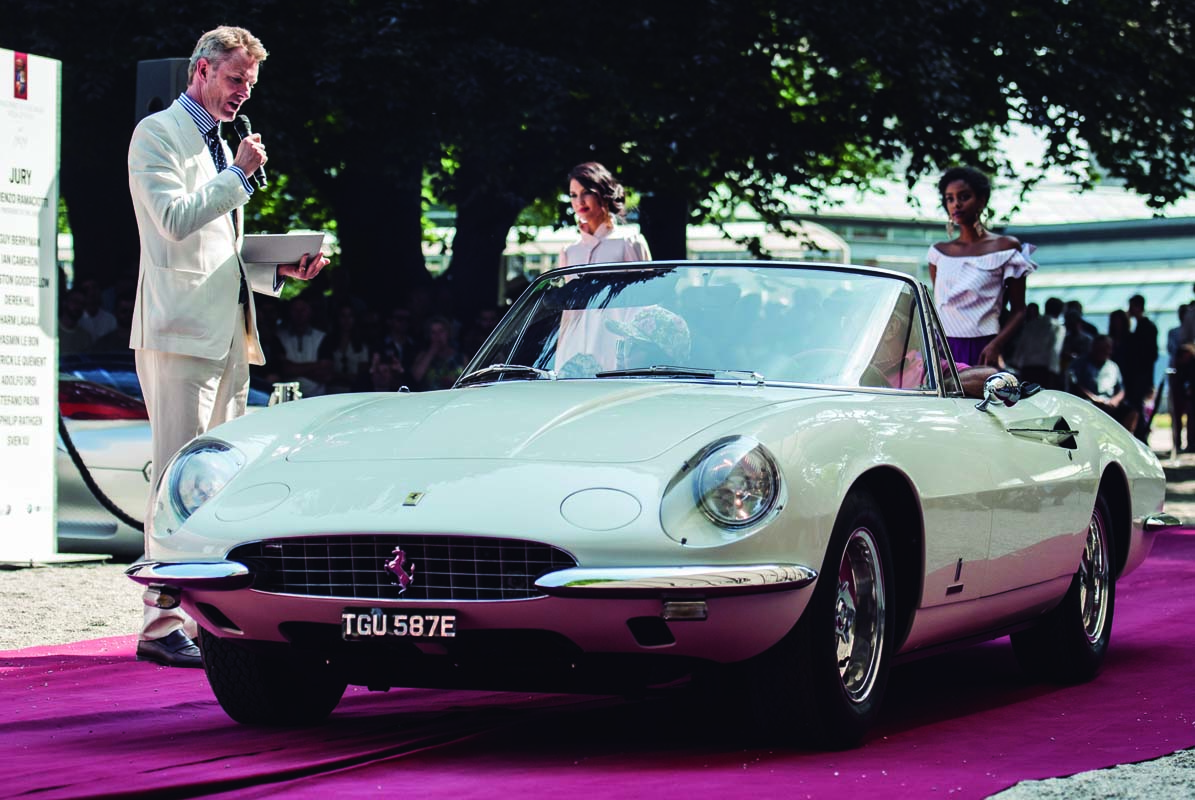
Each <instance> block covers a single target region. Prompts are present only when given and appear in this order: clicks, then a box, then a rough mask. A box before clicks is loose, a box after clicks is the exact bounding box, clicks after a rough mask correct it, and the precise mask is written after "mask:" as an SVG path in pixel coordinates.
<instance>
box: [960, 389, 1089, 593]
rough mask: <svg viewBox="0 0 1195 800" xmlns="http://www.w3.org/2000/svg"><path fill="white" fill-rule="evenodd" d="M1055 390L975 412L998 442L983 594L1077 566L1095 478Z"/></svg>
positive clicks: (992, 454)
mask: <svg viewBox="0 0 1195 800" xmlns="http://www.w3.org/2000/svg"><path fill="white" fill-rule="evenodd" d="M1063 397H1064V396H1063V395H1061V394H1060V393H1057V392H1046V391H1043V392H1040V393H1038V394H1035V395H1033V396H1032V397H1028V398H1024V399H1022V400H1020V401H1019V402H1017V403H1016V404H1015V405H1014V406H1012V407H1006V406H1003V405H1001V404H996V403H994V404H992V405H990V406H988V408H987V410H985V411H980V412H978V413H980V414H982V415H983V416H984V417H986V419H984V420H982V421H980V420H977V425H978V424H983V425H985V426H987V427H991V428H994V429H997V430H998V431H1000V434H1001V435H1000V437H999V438H1001V439H1002V441H1000V442H998V443H995V444H994V445H993V447H992V449H991V450H990V451H989V452H988V453H987V454H986V456H985V460H986V461H987V465H988V469H989V470H990V471H991V477H992V485H993V493H992V496H991V502H992V536H991V544H990V547H989V553H988V569H987V576H986V582H987V585H986V587H985V589H984V594H985V595H996V594H1000V593H1002V592H1007V591H1010V590H1013V589H1016V588H1020V587H1024V586H1031V585H1033V584H1036V583H1041V582H1044V581H1048V580H1052V579H1054V578H1057V577H1060V576H1064V575H1068V574H1071V573H1073V572H1074V571H1075V569H1077V567H1078V564H1079V555H1080V552H1081V550H1082V547H1083V541H1084V535H1085V534H1086V530H1087V525H1088V522H1089V520H1090V519H1091V506H1092V499H1093V497H1094V489H1095V486H1096V485H1097V482H1098V478H1099V476H1098V475H1096V474H1095V470H1094V468H1093V467H1092V466H1091V464H1090V463H1089V462H1088V460H1087V459H1085V458H1083V457H1081V456H1080V454H1079V452H1078V450H1077V443H1078V440H1077V437H1079V436H1081V435H1082V434H1081V432H1078V431H1075V430H1073V427H1072V426H1073V425H1074V421H1073V420H1070V419H1067V417H1066V415H1065V413H1063V409H1062V404H1061V403H1060V399H1061V398H1063Z"/></svg>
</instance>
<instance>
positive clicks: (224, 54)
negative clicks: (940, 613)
mask: <svg viewBox="0 0 1195 800" xmlns="http://www.w3.org/2000/svg"><path fill="white" fill-rule="evenodd" d="M241 47H243V48H245V52H246V53H248V54H249V57H250V58H252V59H253V60H254V61H256V62H257V63H259V64H260V63H261V62H262V61H265V60H266V57H267V56H268V55H269V53H267V52H266V48H265V47H264V46H262V43H261V40H260V39H258V38H257V37H256V36H254V35H253V34H251V33H249V31H247V30H245V29H244V28H234V27H231V26H229V25H221V26H220V27H219V28H213V29H212V30H210V31H208V32H207V33H205V34H203V36H200V37H199V41H198V42H196V43H195V52H193V53H191V63H190V64H189V65H188V67H187V83H190V82H191V81H192V80H194V79H195V69H196V65H198V64H199V59H201V58H206V59H207V60H208V61H209V62H211V65H212V67H213V68H215V67H219V66H220V64H221V62H223V61H224V59H226V58H228V54H229V53H231V52H232V51H233V50H237V49H239V48H241Z"/></svg>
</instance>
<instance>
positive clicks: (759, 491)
mask: <svg viewBox="0 0 1195 800" xmlns="http://www.w3.org/2000/svg"><path fill="white" fill-rule="evenodd" d="M696 488H697V501H698V503H699V504H700V506H701V510H702V511H703V512H705V515H706V516H707V517H709V519H710V521H711V522H713V523H714V524H715V525H721V526H722V527H724V528H743V527H746V526H748V525H752V524H754V523H756V522H758V521H759V520H760V519H762V518H763V516H764V515H765V514H767V513H768V512H769V511H771V510H772V506H774V505H775V504H776V497H777V494H778V493H779V488H780V476H779V473H778V471H777V470H776V462H775V461H773V460H772V457H771V456H770V455H769V454H768V451H767V450H765V449H764V447H763V445H761V444H759V443H758V442H756V441H754V440H752V439H733V440H731V441H728V442H725V443H723V444H720V445H716V446H715V447H713V448H712V449H711V450H710V451H709V452H708V453H706V455H705V457H704V458H702V460H701V465H700V466H699V467H698V471H697V485H696Z"/></svg>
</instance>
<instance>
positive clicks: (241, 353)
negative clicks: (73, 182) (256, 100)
mask: <svg viewBox="0 0 1195 800" xmlns="http://www.w3.org/2000/svg"><path fill="white" fill-rule="evenodd" d="M266 55H267V53H266V50H265V48H264V47H262V44H261V42H260V41H259V40H258V39H257V38H256V37H254V36H253V35H252V34H251V33H249V31H247V30H245V29H243V28H233V27H226V26H222V27H219V28H216V29H214V30H211V31H208V32H207V33H205V34H203V36H201V37H200V38H199V41H198V42H197V43H196V45H195V51H194V52H193V53H192V54H191V62H190V67H189V73H188V86H187V90H186V92H184V93H183V94H182V95H180V96H179V98H178V99H177V100H175V101H174V103H173V104H172V105H171V106H170V107H169V108H167V109H165V110H163V111H159V112H158V113H156V114H152V115H150V116H148V117H146V118H145V119H143V120H142V121H141V122H140V123H139V124H138V125H137V128H136V130H134V131H133V138H132V142H131V143H130V144H129V190H130V192H131V193H132V197H133V208H134V210H135V212H136V215H137V227H138V230H139V231H140V237H141V269H140V275H139V277H138V280H137V300H136V307H135V309H134V311H133V325H132V334H131V337H130V341H129V345H130V347H132V348H133V349H134V350H135V351H136V361H137V375H138V377H139V378H140V381H141V388H142V391H143V393H144V395H145V402H146V406H147V407H148V409H149V422H150V428H151V431H152V438H153V472H154V475H153V485H154V487H155V490H156V486H157V482H158V480H159V479H160V478H161V476H162V470H164V469H165V467H166V465H167V464H168V462H169V461H170V458H171V457H172V456H173V455H174V453H175V452H176V451H177V450H178V449H179V448H181V447H182V446H183V445H184V444H186V443H187V442H188V441H190V440H191V439H192V438H194V437H195V436H198V435H200V434H202V433H204V432H206V431H207V430H208V429H210V428H212V427H215V426H216V425H219V424H220V423H222V422H224V421H226V420H229V419H232V418H234V417H237V416H240V415H241V414H243V413H244V412H245V401H246V399H247V397H248V391H249V365H250V364H262V363H265V360H264V358H263V357H262V350H261V343H260V340H259V339H258V335H257V327H256V323H255V319H254V311H253V292H255V291H256V292H264V293H266V294H270V295H274V296H277V295H278V294H279V293H280V292H281V289H282V284H283V282H284V279H285V278H286V277H295V278H302V279H310V278H314V277H315V276H316V275H318V274H319V272H320V270H321V269H323V267H324V266H325V265H326V264H327V263H328V261H327V259H325V258H323V257H322V256H321V255H320V254H319V253H310V254H308V255H306V256H304V257H303V258H302V259H301V260H300V261H299V263H298V264H282V265H260V264H246V263H244V262H243V261H242V259H241V255H240V251H241V240H242V236H243V227H244V225H243V223H244V218H243V215H242V211H241V207H242V206H244V205H245V204H246V203H247V202H248V201H249V198H250V197H251V196H252V194H253V191H254V188H253V185H252V184H251V183H250V181H249V178H250V177H251V176H252V175H253V174H254V172H255V171H256V170H257V169H258V168H259V167H261V166H262V165H263V164H265V162H266V151H265V147H264V145H263V144H262V142H261V136H260V135H258V134H252V135H250V136H246V137H245V138H244V139H242V140H241V142H240V145H239V147H238V148H237V152H236V156H235V158H233V157H232V153H231V151H230V150H229V148H228V146H227V144H225V142H224V139H223V138H222V137H220V135H219V126H218V123H222V122H231V121H232V120H233V119H234V118H235V117H236V115H237V112H238V111H239V110H240V108H241V105H242V104H243V103H244V102H245V101H246V100H248V99H249V95H250V93H251V92H252V90H253V86H254V85H255V84H256V83H257V75H258V67H259V65H260V64H261V62H263V61H265V59H266ZM155 493H156V491H155V492H151V498H150V509H149V513H147V515H146V526H145V533H146V536H147V537H149V536H152V535H153V530H152V522H153V514H152V508H153V502H154V497H153V495H154V494H155ZM195 633H196V628H195V623H194V621H193V620H191V619H190V618H189V617H187V615H186V614H185V613H184V612H183V611H182V610H181V609H168V610H165V609H158V608H152V607H148V606H147V607H146V609H145V618H144V622H143V624H142V630H141V635H140V637H139V641H138V643H137V657H138V659H141V660H146V661H154V662H157V663H159V664H165V665H168V666H187V667H198V666H201V661H200V653H199V649H198V648H197V647H196V646H195V644H194V642H193V641H192V638H191V637H193V636H194V635H195Z"/></svg>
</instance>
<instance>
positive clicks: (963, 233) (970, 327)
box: [928, 167, 1037, 367]
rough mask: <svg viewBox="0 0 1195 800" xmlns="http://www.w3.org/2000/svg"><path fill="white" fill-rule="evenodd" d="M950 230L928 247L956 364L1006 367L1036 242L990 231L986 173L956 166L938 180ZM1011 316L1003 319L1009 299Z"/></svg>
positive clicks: (1021, 314)
mask: <svg viewBox="0 0 1195 800" xmlns="http://www.w3.org/2000/svg"><path fill="white" fill-rule="evenodd" d="M938 191H939V192H940V193H941V195H942V206H943V208H945V209H946V215H947V218H948V221H947V223H946V227H947V230H948V231H951V232H953V231H954V230H955V229H957V230H958V235H957V236H956V237H955V238H954V239H951V240H950V241H947V242H938V243H937V244H935V245H933V246H932V247H930V249H929V255H928V260H929V276H930V280H931V281H932V283H933V286H934V299H935V301H936V302H937V305H938V312H939V314H940V315H941V317H942V327H943V328H945V330H946V338H947V340H948V341H949V342H950V350H951V352H952V353H953V354H954V360H955V361H957V362H961V363H965V364H973V365H982V366H992V367H999V366H1001V353H1003V351H1004V349H1005V347H1006V346H1007V345H1008V343H1009V341H1011V339H1012V337H1013V335H1014V334H1015V333H1016V330H1017V327H1018V326H1019V325H1020V324H1021V320H1022V319H1023V318H1024V317H1025V276H1027V275H1028V274H1029V273H1030V272H1033V271H1034V270H1035V269H1037V265H1036V264H1034V263H1033V262H1032V261H1031V260H1029V256H1030V255H1031V254H1032V253H1033V251H1034V249H1035V248H1034V247H1033V245H1023V244H1021V242H1020V240H1019V239H1017V238H1016V237H1015V236H1001V235H998V234H995V233H992V232H991V231H989V230H987V229H986V228H985V227H984V225H983V223H982V221H981V219H982V215H983V212H984V211H985V210H986V208H987V204H988V198H989V197H990V196H991V183H990V182H989V181H988V178H987V176H986V175H984V174H983V173H982V172H980V171H979V170H977V169H973V168H971V167H954V168H952V169H949V170H947V171H946V172H945V173H943V175H942V177H941V179H940V180H939V181H938ZM1006 301H1007V304H1008V306H1009V314H1008V315H1007V317H1006V318H1005V319H1004V321H1003V324H1001V320H1000V312H1001V310H1002V309H1003V308H1004V306H1005V303H1006Z"/></svg>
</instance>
